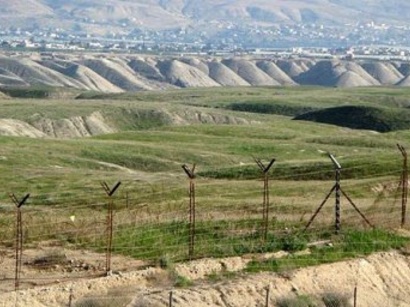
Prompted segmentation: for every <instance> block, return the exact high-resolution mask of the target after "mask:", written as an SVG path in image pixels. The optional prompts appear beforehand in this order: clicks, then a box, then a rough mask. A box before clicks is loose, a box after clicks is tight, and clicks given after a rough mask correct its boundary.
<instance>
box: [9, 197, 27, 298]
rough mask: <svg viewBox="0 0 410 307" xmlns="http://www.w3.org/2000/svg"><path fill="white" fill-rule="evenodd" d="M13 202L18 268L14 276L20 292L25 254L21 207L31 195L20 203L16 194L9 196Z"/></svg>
mask: <svg viewBox="0 0 410 307" xmlns="http://www.w3.org/2000/svg"><path fill="white" fill-rule="evenodd" d="M9 196H10V198H11V200H12V201H13V202H14V204H15V205H16V250H15V254H16V267H15V275H14V290H16V291H17V290H18V289H19V287H20V274H21V261H22V260H21V258H22V254H23V219H22V214H21V207H22V206H23V205H24V204H25V202H26V201H27V199H28V198H29V197H30V194H26V196H24V197H23V199H21V200H20V201H19V200H18V199H17V197H16V196H15V195H14V194H10V195H9Z"/></svg>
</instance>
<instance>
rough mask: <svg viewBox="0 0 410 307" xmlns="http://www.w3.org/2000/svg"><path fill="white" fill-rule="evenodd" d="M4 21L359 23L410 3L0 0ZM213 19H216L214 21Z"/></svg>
mask: <svg viewBox="0 0 410 307" xmlns="http://www.w3.org/2000/svg"><path fill="white" fill-rule="evenodd" d="M0 7H1V8H2V9H0V17H1V18H0V25H3V26H9V25H10V24H13V25H15V26H20V27H21V26H23V27H27V26H33V25H36V26H50V25H52V26H57V27H66V28H81V29H84V30H87V31H89V32H94V33H102V32H106V31H110V30H113V29H116V30H119V29H121V28H123V29H127V30H130V29H134V28H144V29H157V30H164V29H171V28H178V27H185V26H191V27H194V28H195V27H198V29H199V27H203V25H205V24H206V25H207V29H208V30H209V29H210V28H211V27H212V24H213V25H215V29H217V26H218V23H232V22H234V23H237V22H241V23H242V22H245V23H250V24H255V23H256V24H260V25H277V24H283V23H322V24H338V25H343V24H346V23H355V22H357V21H358V20H362V21H368V20H373V21H376V22H387V21H388V22H389V23H390V24H391V23H405V24H407V23H408V20H409V17H410V4H409V3H408V2H407V1H404V0H394V1H385V0H368V1H365V2H355V1H350V0H315V1H302V0H298V1H281V0H274V1H270V0H255V1H250V0H240V1H222V0H204V1H199V0H185V1H182V0H137V1H131V0H122V1H121V0H107V1H104V2H101V1H97V0H81V1H80V0H58V1H55V0H29V1H23V0H13V1H6V0H1V1H0ZM210 21H212V22H213V23H209V22H210Z"/></svg>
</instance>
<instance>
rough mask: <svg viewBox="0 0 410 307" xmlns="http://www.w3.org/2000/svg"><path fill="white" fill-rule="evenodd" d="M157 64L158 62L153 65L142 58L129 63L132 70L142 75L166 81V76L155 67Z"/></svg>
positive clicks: (150, 78)
mask: <svg viewBox="0 0 410 307" xmlns="http://www.w3.org/2000/svg"><path fill="white" fill-rule="evenodd" d="M155 64H156V63H154V65H152V64H150V63H148V62H146V61H144V60H141V59H133V60H131V61H130V62H129V63H128V65H129V66H130V67H131V68H132V70H134V71H135V72H136V73H138V74H140V75H141V76H144V77H145V78H147V79H149V80H155V81H161V82H165V77H164V76H163V75H162V74H161V72H160V71H159V69H158V68H157V67H155Z"/></svg>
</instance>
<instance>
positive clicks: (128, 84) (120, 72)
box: [80, 59, 151, 91]
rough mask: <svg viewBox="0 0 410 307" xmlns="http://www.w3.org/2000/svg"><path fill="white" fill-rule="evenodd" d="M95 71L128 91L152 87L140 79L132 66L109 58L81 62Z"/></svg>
mask: <svg viewBox="0 0 410 307" xmlns="http://www.w3.org/2000/svg"><path fill="white" fill-rule="evenodd" d="M80 63H81V64H83V65H85V66H87V67H88V68H90V69H92V70H93V71H95V72H96V73H97V74H99V75H100V76H101V77H103V78H105V79H106V80H108V81H109V82H110V83H112V84H114V85H116V86H117V87H119V88H121V89H123V90H126V91H140V90H149V89H151V88H150V87H149V86H148V85H146V84H144V83H143V82H141V80H139V79H138V78H137V77H136V76H135V73H134V72H133V71H132V70H131V68H128V69H127V68H124V65H122V64H119V63H116V62H114V61H112V60H109V59H88V60H84V61H81V62H80Z"/></svg>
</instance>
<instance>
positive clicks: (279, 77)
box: [256, 61, 296, 85]
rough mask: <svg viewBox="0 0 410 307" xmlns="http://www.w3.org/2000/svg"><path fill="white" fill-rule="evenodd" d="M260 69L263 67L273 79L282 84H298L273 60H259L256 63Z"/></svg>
mask: <svg viewBox="0 0 410 307" xmlns="http://www.w3.org/2000/svg"><path fill="white" fill-rule="evenodd" d="M256 66H258V68H259V69H262V70H263V71H264V72H265V73H266V74H268V75H269V76H270V77H271V78H272V79H273V80H275V81H276V82H277V83H278V84H280V85H296V83H295V81H293V80H292V78H290V77H289V76H288V75H287V74H285V72H283V71H282V70H281V69H280V68H279V67H278V66H277V65H276V64H275V63H274V62H272V61H258V62H257V63H256Z"/></svg>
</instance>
